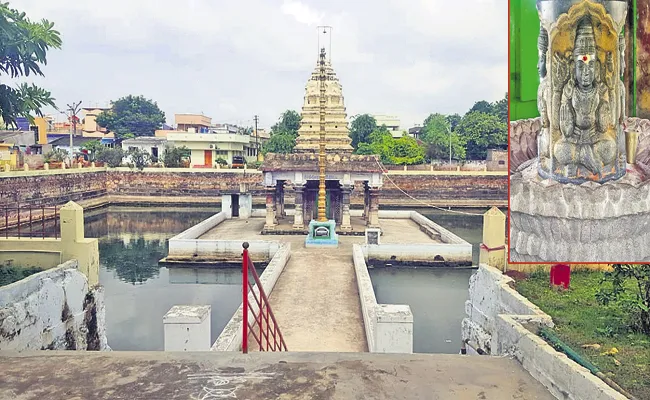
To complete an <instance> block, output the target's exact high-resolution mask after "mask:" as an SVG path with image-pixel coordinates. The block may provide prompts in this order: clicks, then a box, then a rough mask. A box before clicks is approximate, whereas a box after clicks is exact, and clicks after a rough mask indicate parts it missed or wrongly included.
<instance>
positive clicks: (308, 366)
mask: <svg viewBox="0 0 650 400" xmlns="http://www.w3.org/2000/svg"><path fill="white" fill-rule="evenodd" d="M227 398H232V399H309V400H311V399H323V400H327V399H382V400H383V399H386V400H388V399H444V400H446V399H458V400H470V399H471V400H475V399H489V400H501V399H520V400H551V399H553V396H551V395H550V394H549V393H548V392H547V391H546V389H545V388H544V387H543V386H542V385H541V384H540V383H539V382H537V381H535V380H534V379H533V378H532V377H531V376H530V375H528V373H527V372H526V371H524V370H523V369H522V368H521V366H520V365H519V364H518V363H517V362H516V361H514V360H510V359H506V358H492V357H487V356H485V357H479V356H477V357H469V356H457V355H442V354H435V355H434V354H431V355H426V354H408V355H407V354H405V355H397V354H370V353H359V354H349V353H348V354H341V353H338V354H337V353H316V354H314V353H263V352H262V353H251V354H248V355H242V354H239V353H217V352H203V353H198V352H197V353H164V352H103V353H100V352H81V351H68V352H66V351H42V352H31V353H22V354H15V353H14V354H10V353H3V352H0V399H14V400H32V399H34V400H36V399H48V400H71V399H93V400H101V399H111V400H127V399H128V400H140V399H152V400H153V399H155V400H160V399H188V400H189V399H206V400H207V399H227Z"/></svg>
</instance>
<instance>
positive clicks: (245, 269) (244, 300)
mask: <svg viewBox="0 0 650 400" xmlns="http://www.w3.org/2000/svg"><path fill="white" fill-rule="evenodd" d="M248 246H249V245H248V242H244V243H243V244H242V247H243V248H244V253H243V257H242V265H241V268H242V281H243V282H242V288H243V290H242V296H243V298H242V305H243V307H242V308H243V318H242V325H243V332H242V335H243V336H242V341H241V350H242V353H244V354H246V353H248Z"/></svg>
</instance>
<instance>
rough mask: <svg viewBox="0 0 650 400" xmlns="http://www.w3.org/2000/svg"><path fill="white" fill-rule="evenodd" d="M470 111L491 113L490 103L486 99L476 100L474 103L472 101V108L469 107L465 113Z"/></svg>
mask: <svg viewBox="0 0 650 400" xmlns="http://www.w3.org/2000/svg"><path fill="white" fill-rule="evenodd" d="M472 112H481V113H483V114H492V104H491V103H490V102H488V101H485V100H481V101H477V102H476V103H474V105H473V106H472V108H470V109H469V111H468V112H467V113H468V114H469V113H472Z"/></svg>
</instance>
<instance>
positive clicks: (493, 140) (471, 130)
mask: <svg viewBox="0 0 650 400" xmlns="http://www.w3.org/2000/svg"><path fill="white" fill-rule="evenodd" d="M456 132H457V133H458V135H459V136H460V138H461V140H462V141H463V142H465V143H466V151H467V158H469V159H472V160H485V158H486V157H487V150H488V149H489V148H497V147H505V146H507V143H508V138H507V133H508V128H507V124H506V123H505V122H502V121H500V120H499V118H498V117H497V116H495V115H491V114H485V113H482V112H470V113H468V114H465V116H464V117H463V119H462V120H461V121H460V124H458V126H457V127H456Z"/></svg>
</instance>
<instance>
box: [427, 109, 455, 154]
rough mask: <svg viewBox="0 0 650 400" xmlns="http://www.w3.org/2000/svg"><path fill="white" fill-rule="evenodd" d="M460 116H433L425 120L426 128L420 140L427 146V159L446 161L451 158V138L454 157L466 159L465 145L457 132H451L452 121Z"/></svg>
mask: <svg viewBox="0 0 650 400" xmlns="http://www.w3.org/2000/svg"><path fill="white" fill-rule="evenodd" d="M456 117H459V116H458V114H455V115H453V116H449V117H447V116H445V115H442V114H431V115H429V116H428V117H427V118H426V119H425V120H424V127H423V128H422V133H421V134H420V139H421V140H422V141H423V142H424V143H425V144H426V153H427V159H429V160H441V159H442V160H446V159H447V158H448V157H449V140H450V136H451V151H452V157H453V158H454V159H457V160H464V159H465V143H464V142H463V140H462V138H461V137H460V136H459V135H458V133H457V132H451V134H450V132H449V127H450V126H451V124H452V122H451V121H452V120H456Z"/></svg>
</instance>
